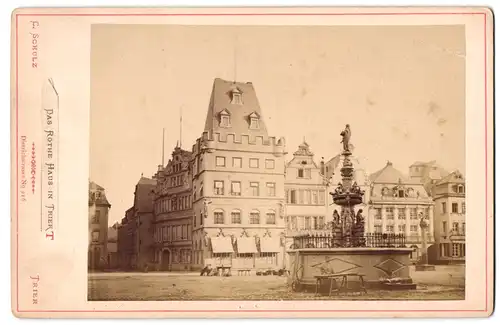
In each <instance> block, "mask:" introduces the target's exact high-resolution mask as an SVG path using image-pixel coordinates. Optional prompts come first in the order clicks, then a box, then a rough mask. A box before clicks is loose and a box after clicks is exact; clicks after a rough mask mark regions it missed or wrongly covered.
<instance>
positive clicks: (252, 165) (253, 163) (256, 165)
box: [250, 158, 259, 168]
mask: <svg viewBox="0 0 500 325" xmlns="http://www.w3.org/2000/svg"><path fill="white" fill-rule="evenodd" d="M250 168H259V159H258V158H250Z"/></svg>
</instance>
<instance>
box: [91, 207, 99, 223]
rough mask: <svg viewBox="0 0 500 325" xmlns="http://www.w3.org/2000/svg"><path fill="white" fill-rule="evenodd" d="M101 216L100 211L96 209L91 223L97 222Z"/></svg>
mask: <svg viewBox="0 0 500 325" xmlns="http://www.w3.org/2000/svg"><path fill="white" fill-rule="evenodd" d="M100 218H101V211H100V210H96V211H95V214H94V217H93V218H92V223H99V219H100Z"/></svg>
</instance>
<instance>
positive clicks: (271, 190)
mask: <svg viewBox="0 0 500 325" xmlns="http://www.w3.org/2000/svg"><path fill="white" fill-rule="evenodd" d="M266 187H267V196H276V184H275V183H266Z"/></svg>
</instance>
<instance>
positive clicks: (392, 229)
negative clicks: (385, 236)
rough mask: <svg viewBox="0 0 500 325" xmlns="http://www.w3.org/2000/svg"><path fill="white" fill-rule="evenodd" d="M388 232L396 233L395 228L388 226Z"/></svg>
mask: <svg viewBox="0 0 500 325" xmlns="http://www.w3.org/2000/svg"><path fill="white" fill-rule="evenodd" d="M386 229H387V232H394V226H392V225H388V226H386Z"/></svg>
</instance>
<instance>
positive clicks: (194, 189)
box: [193, 185, 196, 201]
mask: <svg viewBox="0 0 500 325" xmlns="http://www.w3.org/2000/svg"><path fill="white" fill-rule="evenodd" d="M193 201H196V185H194V186H193Z"/></svg>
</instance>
